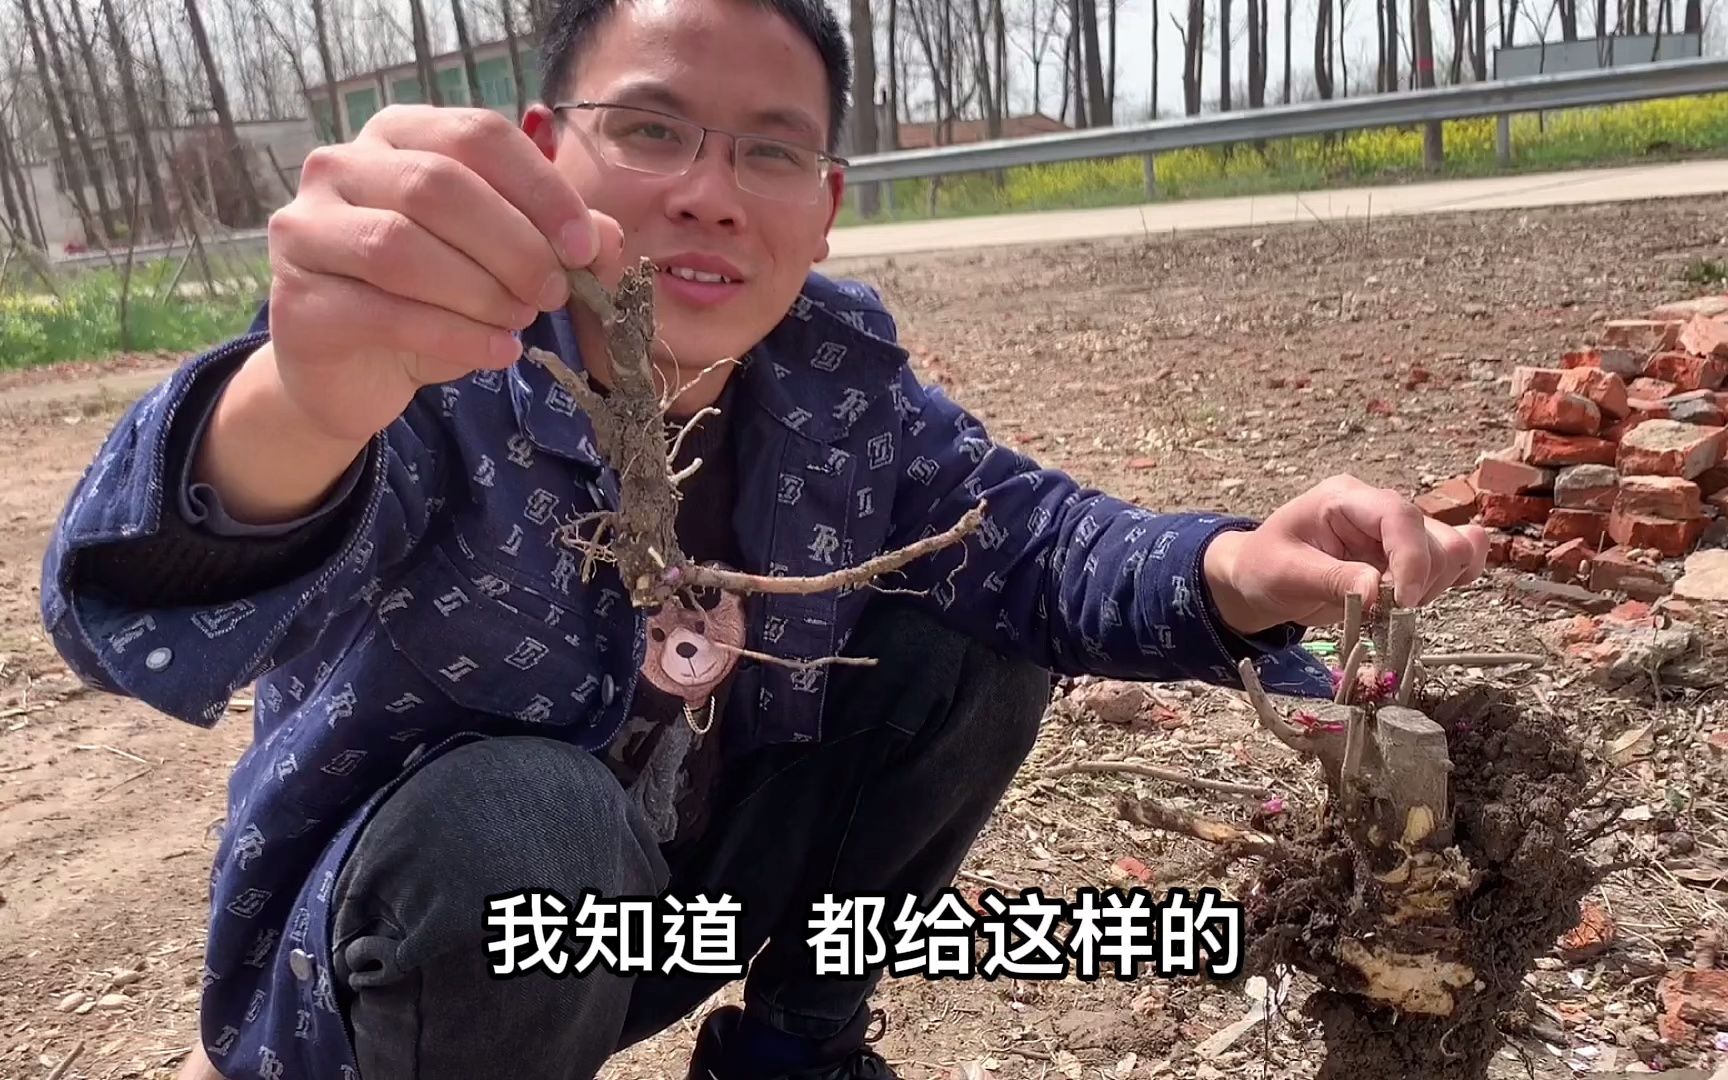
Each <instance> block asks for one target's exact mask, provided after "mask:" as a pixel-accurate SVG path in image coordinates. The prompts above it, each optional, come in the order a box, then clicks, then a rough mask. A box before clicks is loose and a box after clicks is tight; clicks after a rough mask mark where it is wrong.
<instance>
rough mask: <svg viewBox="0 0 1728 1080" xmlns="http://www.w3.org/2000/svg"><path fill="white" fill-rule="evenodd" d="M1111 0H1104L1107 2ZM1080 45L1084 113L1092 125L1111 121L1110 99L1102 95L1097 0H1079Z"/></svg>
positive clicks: (1106, 124)
mask: <svg viewBox="0 0 1728 1080" xmlns="http://www.w3.org/2000/svg"><path fill="white" fill-rule="evenodd" d="M1109 2H1111V0H1105V3H1109ZM1080 15H1081V31H1082V33H1081V35H1080V37H1081V45H1082V47H1083V51H1084V53H1085V57H1086V113H1087V117H1088V118H1089V119H1090V120H1091V122H1092V126H1094V127H1108V126H1109V125H1110V123H1111V117H1110V99H1109V98H1107V97H1105V96H1104V57H1103V54H1102V53H1101V52H1100V51H1099V48H1100V42H1099V37H1098V2H1097V0H1080Z"/></svg>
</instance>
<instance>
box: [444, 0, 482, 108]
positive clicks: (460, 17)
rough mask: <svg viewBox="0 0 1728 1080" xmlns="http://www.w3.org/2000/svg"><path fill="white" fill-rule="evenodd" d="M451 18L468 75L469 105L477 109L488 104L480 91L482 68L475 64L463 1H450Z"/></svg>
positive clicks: (463, 66)
mask: <svg viewBox="0 0 1728 1080" xmlns="http://www.w3.org/2000/svg"><path fill="white" fill-rule="evenodd" d="M450 17H451V18H452V19H455V20H456V45H457V47H458V48H460V49H461V50H462V70H463V71H465V72H466V73H467V75H468V104H470V105H472V106H473V107H475V108H476V109H478V108H480V107H481V106H482V105H485V104H486V95H485V94H483V93H481V91H480V66H479V65H478V64H476V63H475V62H474V41H473V39H472V38H470V37H469V36H468V15H467V13H466V12H464V11H463V10H462V0H450Z"/></svg>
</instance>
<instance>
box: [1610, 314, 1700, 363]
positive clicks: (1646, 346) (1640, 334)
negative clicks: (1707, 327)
mask: <svg viewBox="0 0 1728 1080" xmlns="http://www.w3.org/2000/svg"><path fill="white" fill-rule="evenodd" d="M1684 325H1685V323H1684V322H1679V321H1675V320H1672V319H1613V320H1611V321H1609V322H1606V323H1603V324H1602V341H1603V343H1604V344H1607V345H1617V346H1619V347H1621V348H1626V349H1638V350H1641V351H1642V352H1644V353H1646V354H1649V353H1653V352H1655V351H1656V350H1658V349H1672V348H1673V347H1674V342H1675V341H1676V340H1677V339H1678V338H1679V336H1680V327H1682V326H1684Z"/></svg>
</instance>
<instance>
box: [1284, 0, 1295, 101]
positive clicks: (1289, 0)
mask: <svg viewBox="0 0 1728 1080" xmlns="http://www.w3.org/2000/svg"><path fill="white" fill-rule="evenodd" d="M1295 5H1296V0H1284V104H1286V105H1288V104H1290V37H1291V33H1290V31H1291V25H1290V23H1291V16H1292V10H1293V9H1294V7H1295Z"/></svg>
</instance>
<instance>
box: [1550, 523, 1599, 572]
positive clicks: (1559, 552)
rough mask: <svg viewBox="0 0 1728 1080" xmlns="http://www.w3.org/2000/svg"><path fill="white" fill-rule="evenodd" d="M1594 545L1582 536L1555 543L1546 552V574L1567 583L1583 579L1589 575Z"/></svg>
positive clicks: (1594, 550)
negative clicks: (1562, 542)
mask: <svg viewBox="0 0 1728 1080" xmlns="http://www.w3.org/2000/svg"><path fill="white" fill-rule="evenodd" d="M1555 513H1557V514H1558V513H1560V511H1558V510H1556V511H1555ZM1596 547H1597V545H1595V544H1593V543H1590V542H1589V541H1587V540H1584V539H1582V538H1580V539H1577V540H1568V541H1566V542H1565V543H1564V544H1558V545H1556V546H1555V547H1554V548H1552V549H1551V550H1550V551H1549V552H1548V576H1549V577H1550V578H1551V579H1553V580H1555V581H1561V582H1565V583H1566V584H1568V585H1571V584H1575V583H1577V582H1580V581H1583V580H1584V579H1585V578H1587V577H1589V576H1590V562H1591V558H1592V557H1593V556H1594V555H1595V553H1596Z"/></svg>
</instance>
